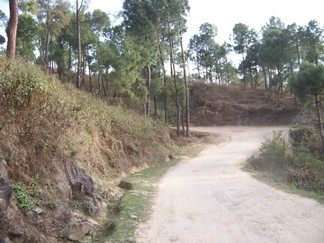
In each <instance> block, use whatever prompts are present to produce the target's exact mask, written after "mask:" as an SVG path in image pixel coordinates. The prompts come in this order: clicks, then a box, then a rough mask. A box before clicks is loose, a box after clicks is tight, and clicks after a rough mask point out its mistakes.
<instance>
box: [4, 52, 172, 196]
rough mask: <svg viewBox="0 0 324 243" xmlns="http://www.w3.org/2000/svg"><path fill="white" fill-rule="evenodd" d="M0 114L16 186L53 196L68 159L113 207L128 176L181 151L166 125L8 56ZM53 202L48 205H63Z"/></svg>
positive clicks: (9, 170) (10, 167) (6, 155)
mask: <svg viewBox="0 0 324 243" xmlns="http://www.w3.org/2000/svg"><path fill="white" fill-rule="evenodd" d="M0 107H1V113H0V157H3V158H5V161H6V165H5V167H6V170H7V171H8V176H9V180H10V182H11V183H21V184H23V185H26V186H27V188H31V187H34V186H35V185H36V184H37V187H38V188H39V189H41V190H42V191H44V193H46V195H47V196H48V197H50V196H51V194H52V193H51V191H50V189H51V188H52V187H55V185H53V183H54V181H55V173H56V171H57V168H56V167H55V164H54V163H53V161H55V158H56V157H58V156H60V155H62V154H64V156H67V157H69V158H71V159H72V160H74V161H77V163H78V164H79V166H81V167H83V168H84V169H85V170H86V171H87V172H88V174H90V175H91V176H92V178H93V179H94V180H95V182H96V183H97V184H98V185H99V187H100V188H101V196H102V198H103V199H106V200H110V199H112V198H113V196H114V195H115V194H117V193H118V189H116V182H117V181H118V180H119V179H120V178H121V177H122V176H125V175H126V174H129V173H130V172H132V171H134V170H138V169H140V168H144V167H147V166H148V165H152V164H154V163H157V162H161V161H165V159H166V158H167V157H168V155H170V153H172V151H174V149H175V147H176V146H175V145H174V142H173V141H172V140H171V139H170V134H169V129H168V128H167V127H165V126H164V125H163V124H161V123H160V122H158V121H154V120H152V119H149V118H145V117H142V116H140V115H138V114H136V113H134V112H132V111H129V110H125V109H123V108H122V107H111V106H108V105H107V104H106V103H105V102H103V101H102V100H100V99H97V98H96V97H93V96H90V95H88V94H86V93H84V92H81V91H79V90H76V89H75V88H74V87H73V86H71V85H68V84H62V83H60V82H59V81H57V80H56V79H55V78H54V77H53V76H47V75H45V74H44V73H43V72H42V71H40V70H39V69H38V68H37V67H35V66H31V65H28V64H26V63H24V62H21V61H16V62H8V61H7V60H6V59H5V58H4V57H0ZM49 185H50V186H49ZM54 196H55V198H48V200H49V201H57V200H60V199H59V198H58V197H59V195H53V197H54Z"/></svg>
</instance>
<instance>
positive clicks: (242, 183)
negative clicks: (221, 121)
mask: <svg viewBox="0 0 324 243" xmlns="http://www.w3.org/2000/svg"><path fill="white" fill-rule="evenodd" d="M274 129H275V128H271V127H258V128H256V127H214V128H211V127H209V128H194V130H196V131H206V132H211V133H221V134H224V135H228V136H230V139H228V141H227V142H226V143H223V144H220V145H211V146H209V147H208V148H206V149H205V150H204V151H202V152H201V153H200V154H199V155H198V156H197V157H195V158H192V159H188V161H186V162H185V163H181V164H179V165H177V166H175V167H174V168H172V169H171V170H170V171H169V172H168V173H167V174H166V175H165V177H164V178H163V179H162V181H161V183H160V185H159V190H158V193H157V195H156V198H155V200H154V205H153V210H152V215H151V218H150V219H149V220H148V221H147V222H145V223H143V224H142V225H140V227H139V228H138V230H137V232H136V235H137V237H136V242H139V243H146V242H147V243H154V242H156V243H168V242H183V243H190V242H192V243H204V242H206V243H217V242H221V243H231V242H244V243H248V242H256V243H259V242H261V243H266V242H271V243H272V242H283V243H289V242H293V243H298V242H300V243H308V242H309V243H323V242H324V206H322V205H320V204H319V203H317V202H315V201H314V200H311V199H307V198H303V197H300V196H297V195H293V194H288V193H285V192H282V191H280V190H277V189H274V188H272V187H270V186H268V185H266V184H264V183H262V182H259V181H257V180H256V179H254V178H252V177H251V176H250V175H249V174H248V173H246V172H243V171H242V170H241V167H242V165H243V164H244V162H245V160H246V159H247V158H248V157H249V156H250V155H251V154H253V153H254V152H256V151H257V150H258V148H259V147H260V145H261V142H262V141H264V138H265V137H268V136H271V134H272V132H273V130H274Z"/></svg>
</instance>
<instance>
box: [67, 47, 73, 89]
mask: <svg viewBox="0 0 324 243" xmlns="http://www.w3.org/2000/svg"><path fill="white" fill-rule="evenodd" d="M71 69H72V46H71V45H70V46H69V64H68V82H69V83H70V82H71Z"/></svg>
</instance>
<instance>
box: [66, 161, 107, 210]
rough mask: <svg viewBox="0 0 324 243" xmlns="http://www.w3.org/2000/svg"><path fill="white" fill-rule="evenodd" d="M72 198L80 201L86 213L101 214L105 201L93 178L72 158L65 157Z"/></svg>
mask: <svg viewBox="0 0 324 243" xmlns="http://www.w3.org/2000/svg"><path fill="white" fill-rule="evenodd" d="M65 165H66V172H67V177H68V180H69V183H70V187H71V191H72V199H73V200H75V201H77V202H79V203H80V205H81V207H82V209H83V210H84V212H85V213H87V214H89V215H90V216H100V214H101V213H102V212H103V203H102V200H101V197H100V195H99V192H98V189H97V187H96V186H95V183H94V181H93V179H92V178H91V177H90V176H89V175H88V174H87V173H86V171H85V170H84V169H82V168H80V167H79V166H77V165H76V163H75V162H74V161H72V160H71V159H68V158H65Z"/></svg>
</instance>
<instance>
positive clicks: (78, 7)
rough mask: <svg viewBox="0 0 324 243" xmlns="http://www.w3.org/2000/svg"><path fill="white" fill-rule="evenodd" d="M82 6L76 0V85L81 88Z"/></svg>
mask: <svg viewBox="0 0 324 243" xmlns="http://www.w3.org/2000/svg"><path fill="white" fill-rule="evenodd" d="M81 7H82V4H81V6H79V0H76V17H77V41H78V65H77V80H76V87H77V88H79V89H80V88H81V23H80V12H81Z"/></svg>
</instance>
